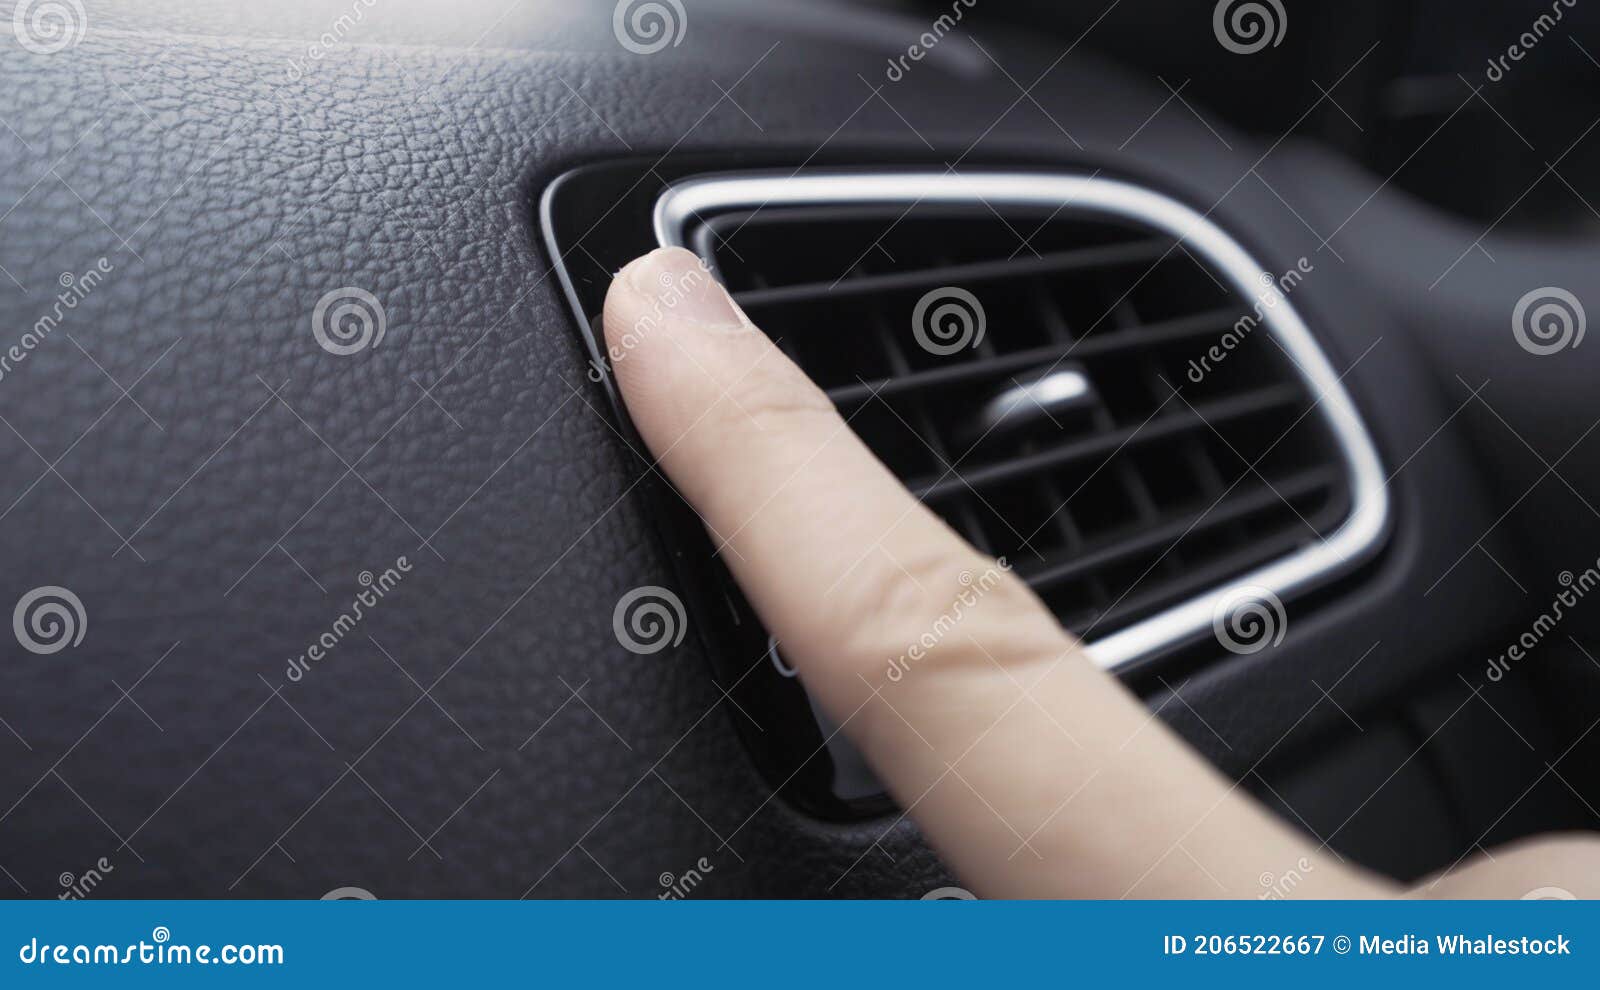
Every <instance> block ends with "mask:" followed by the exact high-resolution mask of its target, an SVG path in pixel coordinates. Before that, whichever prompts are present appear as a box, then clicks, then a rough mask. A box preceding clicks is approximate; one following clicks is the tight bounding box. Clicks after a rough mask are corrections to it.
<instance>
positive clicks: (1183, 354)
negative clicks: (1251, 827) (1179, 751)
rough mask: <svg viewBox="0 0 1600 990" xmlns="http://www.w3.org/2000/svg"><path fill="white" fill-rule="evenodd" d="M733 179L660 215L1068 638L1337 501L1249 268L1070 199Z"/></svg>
mask: <svg viewBox="0 0 1600 990" xmlns="http://www.w3.org/2000/svg"><path fill="white" fill-rule="evenodd" d="M669 198H670V194H669ZM690 198H691V199H693V197H690ZM858 198H859V197H858ZM737 199H738V197H733V198H731V199H730V200H729V201H728V202H726V203H725V204H724V205H723V206H722V207H721V208H714V207H712V206H711V205H709V204H708V203H706V202H696V203H694V204H693V208H692V213H686V214H685V215H684V216H683V217H681V218H680V219H681V226H679V228H678V229H677V230H675V231H673V232H672V235H671V236H665V237H664V238H663V239H664V240H668V241H676V242H680V243H685V244H687V245H688V246H690V247H691V248H693V249H695V250H696V251H697V252H698V253H699V254H701V255H702V256H703V257H705V258H707V259H708V260H710V261H712V262H713V263H714V264H715V266H716V267H717V269H718V271H719V274H720V275H721V277H722V278H723V279H724V281H725V282H726V284H727V285H728V286H729V288H730V289H731V290H732V291H733V293H734V295H735V298H736V299H737V300H738V301H739V303H740V305H741V306H743V307H744V309H745V310H746V311H747V312H748V313H749V314H750V316H751V317H752V318H753V319H754V320H755V322H757V323H758V324H759V325H760V326H761V327H762V328H763V329H764V330H765V331H766V332H767V333H769V334H770V335H771V336H772V337H773V338H774V339H775V340H776V341H777V342H778V344H779V346H780V347H782V348H783V350H784V351H785V352H786V353H787V354H789V355H790V356H791V357H792V358H793V359H794V360H795V361H796V362H798V363H799V364H800V365H801V366H802V367H803V368H804V369H805V370H806V371H807V372H808V373H809V374H810V375H811V376H812V377H813V379H815V380H816V381H817V382H818V383H819V384H820V385H821V386H822V387H823V388H824V389H826V390H827V392H828V394H829V395H830V397H831V398H832V399H833V400H834V402H835V403H836V404H837V405H838V406H839V408H840V410H841V412H842V413H843V414H844V415H845V416H846V417H847V418H848V420H849V423H850V425H851V426H852V427H853V428H854V429H855V430H856V431H857V433H858V434H859V435H860V436H861V437H862V438H863V439H864V440H865V441H866V443H867V444H868V445H869V446H870V447H871V448H872V449H873V450H874V451H875V452H876V453H877V454H878V455H879V456H880V457H881V458H882V459H883V460H884V461H885V462H886V463H887V464H888V465H889V466H890V467H891V469H892V470H894V471H895V472H896V474H898V475H899V476H900V477H902V478H903V479H904V480H905V481H906V483H907V485H908V486H909V487H910V488H911V489H912V491H913V492H915V493H916V494H917V495H918V496H919V497H920V498H923V499H924V500H925V501H926V502H927V503H928V504H929V506H930V507H932V508H933V509H934V510H935V511H936V512H938V513H939V514H940V515H942V516H943V517H944V518H945V519H946V520H947V521H948V522H949V523H950V524H951V525H952V526H953V527H955V528H956V530H957V531H959V532H960V533H962V534H963V535H964V536H965V537H967V538H968V539H969V540H971V541H972V542H973V543H974V544H975V545H977V546H978V547H980V548H982V549H983V550H985V551H986V552H988V553H991V554H994V555H996V556H1003V557H1005V558H1006V559H1007V560H1008V561H1009V562H1010V563H1011V564H1012V565H1013V566H1014V567H1015V568H1016V569H1017V571H1018V572H1019V573H1020V574H1021V575H1022V576H1023V577H1024V578H1026V580H1028V581H1029V583H1030V584H1031V585H1032V586H1033V587H1034V588H1035V589H1036V590H1037V591H1038V592H1039V594H1040V595H1041V596H1042V597H1043V598H1044V599H1045V601H1046V602H1047V603H1048V604H1049V605H1050V606H1051V607H1052V608H1053V609H1054V610H1055V611H1056V613H1057V614H1058V615H1059V616H1060V617H1061V619H1062V621H1063V623H1064V624H1065V625H1066V626H1067V627H1068V628H1071V629H1073V630H1074V631H1076V632H1078V633H1080V634H1082V635H1085V636H1086V637H1087V638H1088V639H1090V640H1091V642H1092V641H1094V640H1096V639H1100V638H1102V637H1105V636H1108V635H1109V634H1112V633H1114V632H1116V631H1117V630H1121V629H1125V628H1127V627H1129V626H1131V625H1133V624H1136V623H1139V622H1140V621H1142V620H1145V619H1148V618H1150V617H1152V616H1156V615H1158V613H1161V612H1163V611H1164V610H1170V609H1172V608H1174V607H1175V606H1177V605H1179V604H1180V603H1184V602H1186V601H1190V602H1191V603H1192V600H1193V599H1194V598H1195V596H1196V595H1198V594H1200V593H1202V592H1208V591H1214V590H1215V589H1217V588H1219V587H1220V586H1222V585H1224V584H1226V583H1228V582H1231V581H1235V580H1237V579H1240V578H1241V577H1243V576H1246V575H1250V574H1252V573H1253V572H1257V571H1259V569H1261V568H1263V567H1265V566H1267V565H1269V564H1271V563H1272V562H1274V561H1279V560H1282V559H1284V558H1285V557H1288V556H1292V555H1294V554H1296V553H1299V552H1304V551H1306V550H1307V549H1308V548H1313V547H1322V546H1325V545H1326V544H1327V541H1328V540H1329V537H1330V535H1331V534H1334V533H1336V532H1337V531H1339V530H1340V529H1341V527H1342V526H1344V525H1345V524H1346V523H1347V522H1348V521H1349V520H1350V518H1351V517H1352V513H1353V511H1354V509H1355V507H1356V506H1355V503H1354V495H1355V493H1357V492H1358V491H1359V484H1358V479H1357V478H1355V477H1353V471H1354V467H1355V465H1354V464H1353V462H1352V458H1351V456H1350V451H1349V444H1348V440H1347V438H1345V437H1343V436H1341V434H1340V432H1339V430H1338V429H1337V428H1336V424H1335V423H1333V422H1332V420H1331V417H1330V416H1329V415H1327V414H1326V413H1327V411H1326V410H1325V409H1322V408H1321V404H1322V401H1323V400H1324V399H1325V398H1326V389H1322V390H1318V389H1314V388H1313V387H1312V381H1311V376H1310V375H1308V374H1307V371H1306V368H1305V367H1304V366H1303V362H1302V361H1300V360H1297V359H1296V357H1295V356H1294V353H1293V351H1292V349H1290V348H1287V347H1285V346H1284V342H1283V341H1282V340H1281V339H1280V338H1279V334H1277V333H1276V332H1274V326H1273V325H1274V324H1276V322H1277V319H1276V317H1277V315H1278V314H1277V313H1276V312H1274V311H1275V310H1278V309H1279V307H1280V306H1281V307H1282V309H1284V310H1287V308H1288V306H1287V302H1286V299H1285V297H1284V295H1283V294H1282V293H1281V292H1280V291H1278V290H1274V289H1267V290H1266V291H1265V292H1263V288H1264V282H1265V280H1266V276H1264V273H1262V272H1261V271H1260V270H1259V269H1258V270H1256V271H1255V272H1254V273H1252V275H1251V277H1252V278H1254V279H1257V280H1256V281H1252V282H1247V283H1242V282H1241V280H1240V276H1239V273H1238V272H1237V271H1227V270H1225V269H1224V268H1223V266H1221V265H1219V264H1218V263H1217V262H1216V261H1215V260H1214V259H1213V258H1210V257H1208V256H1207V254H1206V252H1205V251H1204V250H1203V249H1201V248H1200V247H1199V246H1198V245H1197V244H1196V243H1195V242H1194V241H1193V240H1192V239H1191V238H1189V237H1186V236H1183V235H1184V233H1185V232H1184V231H1181V230H1174V229H1173V228H1172V227H1171V226H1170V225H1167V226H1163V225H1160V224H1157V223H1154V222H1149V221H1147V220H1145V219H1144V218H1142V217H1139V216H1136V215H1130V214H1125V213H1119V212H1117V211H1114V210H1109V209H1105V208H1100V207H1086V206H1074V205H1073V204H1072V203H1070V202H1068V203H1061V202H1055V203H1051V202H1048V201H1045V202H1040V203H1028V202H1020V201H1018V200H1017V198H1016V197H1011V198H1010V199H1009V200H1007V199H1004V198H1002V197H996V198H995V199H993V200H990V199H987V198H982V197H978V196H973V197H970V198H968V199H967V200H965V201H963V200H962V199H961V198H960V197H959V196H955V197H953V196H949V195H942V196H930V197H927V198H925V199H919V198H917V197H916V196H915V194H914V192H907V193H906V194H905V195H904V196H903V197H900V196H895V197H890V198H888V199H885V200H884V201H881V202H880V201H871V199H870V197H868V198H867V201H861V202H845V203H840V202H830V201H828V200H827V199H825V198H823V197H821V196H818V197H817V198H816V199H815V200H814V201H809V200H806V199H805V197H803V196H797V197H796V199H798V200H800V201H798V202H780V203H766V204H764V205H763V204H762V201H761V200H760V199H754V200H753V201H751V202H747V203H740V202H737ZM741 207H743V208H741ZM685 209H686V210H687V209H689V207H685ZM662 217H663V213H662V210H661V209H658V212H657V221H658V233H661V232H662V231H660V230H659V228H660V227H661V223H662ZM1212 229H1214V228H1212ZM1230 243H1231V242H1230ZM1303 277H1308V276H1307V275H1306V273H1305V272H1304V271H1303V270H1301V271H1299V272H1297V273H1296V274H1293V275H1290V276H1288V277H1287V279H1285V280H1284V282H1283V283H1282V284H1283V286H1284V287H1285V288H1288V289H1289V290H1290V292H1291V294H1292V288H1293V284H1294V283H1295V282H1297V281H1298V280H1299V279H1300V278H1303ZM1246 285H1249V286H1250V287H1251V288H1250V290H1249V291H1246V289H1245V286H1246ZM1263 301H1265V302H1266V303H1267V305H1266V306H1265V308H1263V307H1262V305H1261V304H1262V302H1263ZM1241 320H1244V322H1243V323H1241V322H1240V321H1241ZM980 328H981V331H980ZM1219 355H1220V357H1219ZM1318 357H1319V358H1320V355H1318ZM1333 388H1335V389H1337V385H1336V384H1335V385H1334V386H1333ZM1338 400H1339V401H1340V402H1343V401H1344V398H1343V395H1342V392H1341V393H1340V395H1339V396H1338ZM1361 439H1362V440H1363V441H1364V440H1365V438H1364V436H1363V437H1362V438H1361ZM1119 659H1121V658H1119Z"/></svg>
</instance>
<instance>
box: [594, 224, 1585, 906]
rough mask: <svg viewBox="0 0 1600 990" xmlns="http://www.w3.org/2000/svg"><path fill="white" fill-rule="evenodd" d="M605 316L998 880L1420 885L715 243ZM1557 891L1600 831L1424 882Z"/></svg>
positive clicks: (957, 852)
mask: <svg viewBox="0 0 1600 990" xmlns="http://www.w3.org/2000/svg"><path fill="white" fill-rule="evenodd" d="M604 324H605V333H606V340H607V345H608V350H609V353H610V356H611V359H612V365H613V368H614V371H615V374H616V378H617V382H618V385H619V387H620V389H621V392H622V395H623V398H624V401H625V402H626V404H627V407H628V411H629V414H630V415H631V417H632V419H633V421H634V424H635V425H636V427H637V428H638V430H639V433H640V434H641V436H642V437H643V439H644V441H645V443H646V444H647V445H648V446H649V448H650V450H651V452H652V453H653V454H654V456H655V457H656V458H657V460H658V463H659V465H660V467H661V468H662V470H663V471H664V472H665V473H666V475H667V476H668V477H669V478H670V479H671V480H672V483H673V484H674V485H675V486H676V488H677V489H678V491H679V492H680V493H681V494H682V495H683V496H684V498H686V499H687V500H688V502H689V503H690V504H691V505H692V506H693V507H694V508H695V510H696V511H697V512H698V513H699V515H700V517H701V519H702V520H703V521H704V523H705V526H706V528H707V530H708V531H709V532H710V535H711V538H712V539H713V540H714V541H715V542H716V544H717V545H718V546H719V547H721V548H722V553H723V554H724V557H725V559H726V560H727V562H728V564H729V566H730V568H731V569H732V571H733V573H734V576H735V577H736V578H737V580H738V582H739V584H740V586H741V587H742V588H743V589H744V591H745V593H746V595H747V596H748V598H749V600H750V602H751V604H752V605H753V606H754V607H755V609H756V611H757V613H758V614H759V615H760V617H761V620H762V621H763V622H764V623H765V625H766V627H767V629H768V630H770V631H771V632H772V633H773V634H774V635H775V636H776V637H777V639H778V641H779V642H781V643H782V644H783V652H784V657H785V658H786V659H787V660H788V661H789V662H790V663H792V664H793V665H794V666H795V668H796V669H797V670H798V671H799V673H800V677H801V679H802V680H803V682H804V683H805V686H806V689H807V690H808V691H809V692H810V693H811V694H812V696H813V697H814V698H816V699H817V701H818V702H819V703H820V704H821V705H822V707H823V709H824V710H825V711H827V713H828V714H829V715H830V716H831V717H832V719H833V720H834V721H835V722H836V723H838V724H839V725H840V726H841V727H842V728H843V731H844V732H845V733H846V734H847V735H848V736H849V737H850V739H851V740H852V741H853V742H854V743H855V744H856V745H857V746H858V747H859V748H860V750H861V751H862V753H863V754H864V755H865V756H866V758H867V760H868V761H869V762H870V763H871V765H872V766H873V768H874V770H875V771H876V772H877V773H878V775H879V777H880V779H881V780H883V781H884V783H885V785H886V786H887V787H888V789H889V791H890V793H891V795H892V796H893V797H894V798H895V800H896V801H898V802H899V804H900V805H901V807H903V808H906V809H907V810H908V811H909V813H910V814H911V816H912V817H913V818H914V819H915V821H916V822H917V823H918V825H919V826H920V827H921V829H922V831H923V833H924V834H925V835H926V836H927V837H928V839H929V840H930V841H931V842H932V844H933V845H934V847H935V848H936V849H937V850H938V852H939V854H940V855H941V856H942V857H943V858H944V860H945V862H946V863H948V864H949V865H950V866H951V868H952V869H953V870H954V871H955V873H956V874H957V876H958V877H960V878H961V879H962V881H963V882H964V883H965V884H966V885H967V886H968V887H970V888H971V889H972V890H974V891H975V892H976V893H978V894H979V895H981V896H985V897H1004V898H1064V897H1072V898H1119V897H1130V896H1131V897H1152V898H1196V897H1229V896H1232V897H1250V896H1255V895H1257V894H1259V892H1260V891H1261V889H1262V888H1261V880H1260V878H1261V877H1263V876H1280V875H1284V874H1287V873H1289V872H1290V871H1294V872H1295V873H1296V874H1297V875H1298V880H1297V886H1296V887H1295V889H1294V891H1293V893H1294V896H1296V897H1305V898H1352V897H1388V896H1399V895H1401V894H1402V893H1403V891H1402V890H1401V888H1400V887H1399V886H1397V885H1395V884H1393V883H1392V882H1390V881H1388V880H1386V879H1383V878H1380V877H1378V876H1376V875H1373V874H1370V873H1367V872H1365V871H1362V870H1360V869H1358V868H1356V867H1354V866H1352V865H1350V864H1348V863H1346V862H1344V861H1342V860H1341V859H1340V858H1339V857H1338V856H1336V855H1335V854H1334V853H1332V852H1331V851H1330V850H1328V849H1326V848H1325V847H1322V846H1320V845H1319V844H1318V843H1317V842H1316V841H1315V840H1314V839H1312V838H1310V837H1308V836H1306V835H1304V834H1302V833H1300V832H1298V831H1296V830H1293V829H1291V828H1289V827H1288V826H1287V825H1285V824H1284V823H1283V822H1281V821H1280V820H1279V819H1277V818H1276V817H1275V816H1273V815H1271V814H1270V813H1268V812H1267V811H1266V810H1265V809H1264V808H1262V807H1261V806H1260V805H1259V804H1257V803H1256V802H1255V801H1254V800H1253V799H1251V798H1250V797H1249V796H1248V795H1247V794H1245V793H1243V792H1241V791H1240V790H1239V789H1238V785H1236V784H1234V783H1233V782H1231V781H1229V780H1227V779H1226V778H1224V777H1223V776H1222V775H1221V774H1220V773H1218V772H1217V770H1215V769H1214V768H1213V767H1212V766H1211V765H1210V764H1208V763H1206V762H1205V761H1204V760H1203V759H1201V758H1200V757H1199V756H1198V755H1197V754H1196V753H1194V752H1193V751H1192V750H1191V749H1190V748H1189V747H1188V746H1187V745H1185V744H1184V743H1183V742H1182V741H1181V740H1180V739H1179V738H1178V737H1177V736H1176V735H1175V734H1174V733H1173V732H1172V731H1171V730H1169V729H1168V728H1167V727H1166V726H1165V724H1164V723H1163V722H1162V721H1161V720H1160V719H1159V718H1156V717H1154V716H1153V715H1152V714H1151V713H1150V711H1149V710H1148V709H1146V708H1145V706H1144V705H1143V704H1141V703H1140V702H1139V701H1138V699H1137V698H1135V697H1134V696H1133V695H1132V694H1130V693H1129V692H1128V691H1127V690H1126V689H1125V688H1124V687H1123V686H1122V685H1121V683H1120V682H1118V681H1117V680H1116V679H1115V678H1113V677H1111V676H1109V675H1107V674H1106V673H1104V672H1103V671H1101V670H1100V669H1099V668H1097V667H1096V666H1094V664H1093V663H1091V662H1090V661H1089V660H1088V658H1087V657H1086V656H1085V655H1084V648H1083V646H1082V645H1081V644H1079V643H1077V642H1076V641H1075V640H1074V639H1073V638H1072V637H1071V636H1070V635H1069V634H1067V633H1066V632H1065V631H1064V630H1062V629H1061V627H1060V626H1059V625H1058V624H1057V622H1056V620H1055V618H1054V617H1053V616H1052V615H1051V614H1050V612H1049V611H1048V610H1046V608H1045V607H1044V605H1043V604H1042V603H1041V602H1040V601H1039V600H1038V599H1037V598H1036V597H1035V596H1034V594H1033V593H1032V591H1030V590H1029V589H1028V587H1027V586H1026V585H1025V584H1024V583H1023V582H1022V581H1021V580H1020V579H1018V578H1016V577H1015V576H1014V575H1012V574H1010V573H1009V572H1007V571H1006V570H1004V569H1003V568H1002V567H1000V566H999V565H997V563H996V562H995V561H993V560H990V559H987V558H985V557H984V556H983V555H981V554H980V553H978V552H977V551H976V550H974V549H973V548H972V547H971V546H969V545H968V544H966V543H965V542H964V541H963V540H962V539H961V538H960V537H959V536H957V535H956V534H955V532H954V531H952V530H951V529H950V528H949V527H947V526H946V525H945V524H944V523H943V522H942V521H941V520H940V519H938V518H937V517H936V516H934V515H933V514H932V513H931V512H930V511H929V510H928V509H927V508H926V507H925V506H924V505H922V504H921V503H920V502H918V501H916V500H915V499H914V498H913V497H912V496H911V494H910V493H909V492H908V491H907V490H906V489H905V488H904V487H903V486H902V485H901V483H900V482H899V481H898V480H897V479H896V478H895V477H894V476H893V475H892V474H891V473H890V472H889V471H888V469H886V468H885V467H884V466H883V465H882V464H881V463H879V462H878V460H877V459H876V458H875V457H874V456H873V455H872V453H871V452H870V451H869V450H868V449H867V448H866V447H865V446H864V445H863V444H862V443H861V441H860V440H859V439H858V438H857V437H856V435H855V434H854V433H853V432H852V431H851V429H850V427H849V426H848V425H847V424H846V423H845V422H844V421H843V419H842V418H841V417H840V416H839V414H838V413H837V412H836V411H835V409H834V407H833V404H832V403H831V402H830V401H829V400H828V399H827V397H826V396H825V395H824V394H823V393H822V391H821V390H820V389H818V388H817V386H816V385H815V384H813V383H812V382H811V381H810V380H809V379H807V378H806V376H805V374H804V372H802V371H801V370H800V369H799V368H798V367H797V366H796V365H795V364H794V363H793V362H792V361H790V360H789V358H788V357H787V356H785V355H784V354H783V353H782V352H781V351H780V350H779V349H778V348H777V347H776V346H775V345H774V344H773V343H772V342H771V341H770V340H769V339H768V337H767V336H766V335H765V334H763V333H762V332H761V331H760V330H759V329H758V328H757V327H756V326H755V325H754V324H752V323H751V322H750V320H749V319H748V318H747V317H746V316H745V314H744V313H743V312H742V311H741V310H740V309H739V308H738V306H737V305H735V304H734V302H733V301H732V299H731V298H730V297H729V295H728V294H727V292H725V291H724V290H723V288H722V287H721V286H720V285H719V284H718V283H717V282H716V281H715V279H714V278H712V277H711V276H710V275H709V274H708V273H707V271H706V268H705V266H704V265H703V264H702V263H701V261H700V260H699V259H698V258H697V257H695V256H694V255H693V254H691V253H689V252H688V251H684V250H682V249H678V248H664V249H660V250H657V251H653V252H651V253H650V254H648V255H646V256H644V257H642V258H639V259H637V260H635V261H633V262H632V263H630V264H629V265H628V266H627V267H625V268H624V269H623V270H622V271H621V272H620V273H619V274H618V275H617V277H616V279H615V281H614V282H613V283H612V286H611V289H610V292H609V295H608V296H607V298H606V306H605V320H604ZM913 644H917V645H918V646H919V647H924V648H925V649H923V650H922V651H921V652H920V653H919V654H918V658H917V659H915V660H906V659H904V658H906V657H908V656H909V655H910V654H911V652H912V651H911V647H912V645H913ZM930 644H931V645H930ZM896 658H902V661H901V662H899V663H898V664H895V663H894V662H895V661H896ZM1542 886H1559V887H1563V888H1566V889H1569V890H1571V891H1572V892H1573V893H1575V894H1577V895H1578V896H1580V897H1588V896H1595V895H1600V843H1597V842H1596V841H1595V840H1593V839H1587V838H1552V839H1544V840H1540V841H1536V842H1533V843H1527V844H1522V845H1520V847H1518V848H1515V849H1513V850H1512V851H1510V852H1509V853H1501V854H1500V855H1499V856H1498V857H1497V859H1496V860H1494V861H1478V862H1470V863H1464V864H1462V865H1460V866H1458V867H1456V868H1454V869H1452V870H1450V871H1448V875H1447V876H1444V877H1442V878H1440V879H1438V880H1435V881H1434V882H1433V883H1432V884H1431V885H1430V884H1424V885H1423V886H1422V887H1419V888H1418V889H1417V890H1416V891H1415V892H1413V894H1412V896H1448V897H1521V896H1522V895H1523V894H1525V893H1527V892H1529V891H1530V890H1532V889H1534V888H1538V887H1542ZM1580 887H1582V888H1585V889H1579V888H1580Z"/></svg>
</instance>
